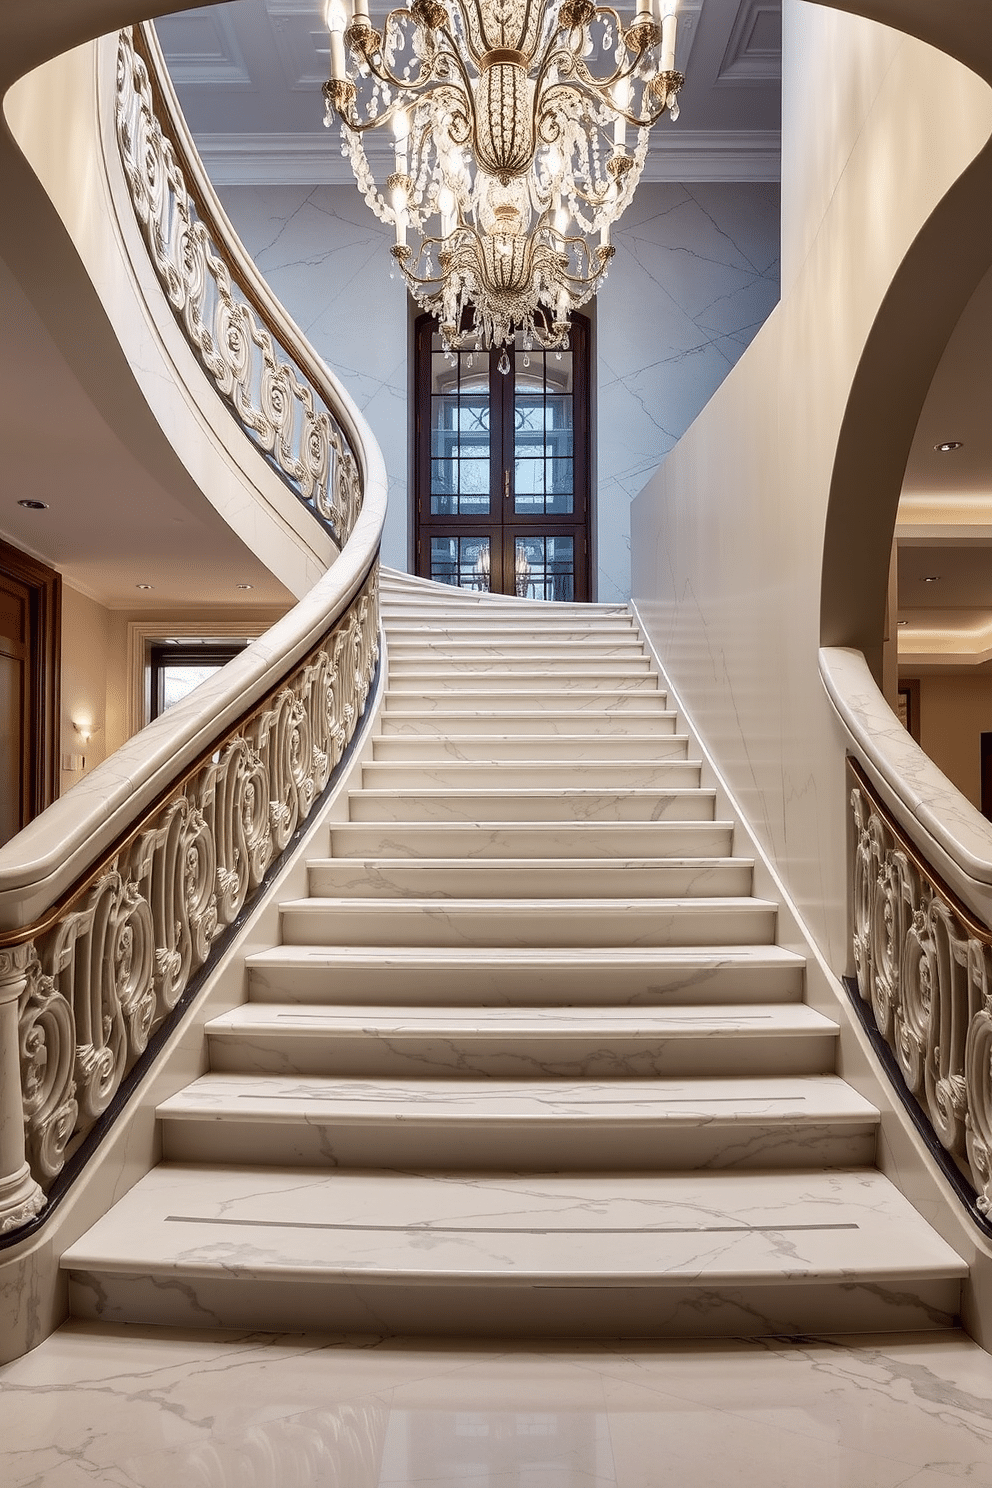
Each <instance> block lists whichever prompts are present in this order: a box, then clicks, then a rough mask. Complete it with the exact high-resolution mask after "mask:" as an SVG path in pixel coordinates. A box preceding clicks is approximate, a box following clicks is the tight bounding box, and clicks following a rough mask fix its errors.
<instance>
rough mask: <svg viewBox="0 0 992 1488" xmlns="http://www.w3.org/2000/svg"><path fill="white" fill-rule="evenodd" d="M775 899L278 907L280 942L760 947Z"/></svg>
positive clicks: (767, 938) (361, 902) (770, 928)
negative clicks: (281, 940)
mask: <svg viewBox="0 0 992 1488" xmlns="http://www.w3.org/2000/svg"><path fill="white" fill-rule="evenodd" d="M777 913H778V906H777V905H775V904H771V903H768V902H767V901H766V900H763V899H752V898H730V897H723V898H719V899H705V898H699V899H579V900H570V899H541V900H537V901H536V902H535V901H532V900H530V899H498V900H488V899H372V898H366V899H330V898H328V899H323V898H321V899H295V900H288V901H286V902H285V903H283V904H281V905H280V906H279V915H280V924H281V926H282V938H283V943H284V944H285V945H369V946H457V945H476V946H489V947H491V948H492V951H493V954H494V955H496V956H498V952H499V949H500V947H503V946H544V947H549V946H573V947H574V946H589V947H595V948H603V947H606V946H690V945H697V946H698V945H706V946H719V945H724V944H726V945H767V944H769V943H770V942H771V941H772V940H773V939H774V936H775V922H776V917H777Z"/></svg>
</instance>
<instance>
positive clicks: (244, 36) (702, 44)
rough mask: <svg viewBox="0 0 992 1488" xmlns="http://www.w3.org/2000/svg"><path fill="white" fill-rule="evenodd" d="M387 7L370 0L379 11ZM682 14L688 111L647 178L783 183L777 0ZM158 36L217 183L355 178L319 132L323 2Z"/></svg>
mask: <svg viewBox="0 0 992 1488" xmlns="http://www.w3.org/2000/svg"><path fill="white" fill-rule="evenodd" d="M628 8H629V7H625V9H628ZM385 9H386V6H385V5H384V4H379V3H377V0H373V4H372V10H373V15H376V14H378V13H379V12H380V11H381V12H382V13H385ZM679 16H680V23H679V47H678V54H677V59H676V60H677V63H678V66H679V67H680V68H681V69H682V70H683V71H684V72H685V74H686V84H685V87H684V89H683V90H682V95H681V98H680V104H681V108H682V116H681V118H680V119H679V121H678V123H677V124H674V125H669V124H667V123H666V124H662V125H660V126H659V127H658V128H657V129H656V130H655V131H654V135H653V140H652V150H651V154H650V156H649V158H648V165H647V168H646V170H645V179H646V180H656V181H661V180H673V181H692V180H697V181H698V180H707V181H714V180H734V181H740V180H752V181H775V180H778V177H779V143H780V134H779V130H780V114H781V70H782V69H781V63H782V14H781V4H780V0H682V3H681V4H680V6H679ZM158 29H159V35H160V37H161V39H162V44H163V46H164V48H165V51H166V55H167V57H168V59H169V67H170V70H171V72H172V76H173V79H174V81H175V83H176V86H177V89H178V92H179V96H180V99H181V102H182V105H183V108H184V109H185V111H186V116H187V118H188V120H189V122H190V127H191V128H192V130H193V133H194V135H195V136H196V140H197V144H198V146H199V149H200V153H201V154H202V156H203V158H204V162H205V164H206V166H207V170H208V172H209V174H210V176H211V178H212V179H213V180H214V181H215V182H216V183H217V184H218V185H235V184H249V183H255V184H258V183H267V184H282V185H288V184H293V185H300V184H310V185H327V184H333V183H337V182H342V183H343V182H346V181H349V180H350V179H351V178H350V175H349V173H348V168H347V165H346V162H345V161H344V160H343V159H342V158H341V153H340V149H339V148H338V143H337V131H334V132H333V134H331V133H328V132H327V131H326V130H325V129H324V128H323V113H324V110H323V100H322V99H321V96H320V89H321V85H322V83H323V82H324V80H325V78H326V77H327V73H328V44H327V33H326V31H325V29H324V24H323V18H322V6H321V3H320V0H233V3H230V4H227V5H219V6H212V7H209V8H206V9H203V10H191V11H186V12H184V13H183V14H181V15H175V16H169V17H166V18H164V19H163V20H161V21H160V22H159V23H158Z"/></svg>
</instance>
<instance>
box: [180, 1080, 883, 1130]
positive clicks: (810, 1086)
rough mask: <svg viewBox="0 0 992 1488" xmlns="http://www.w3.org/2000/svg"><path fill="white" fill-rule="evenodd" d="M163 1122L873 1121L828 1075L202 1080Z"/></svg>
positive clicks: (770, 1125)
mask: <svg viewBox="0 0 992 1488" xmlns="http://www.w3.org/2000/svg"><path fill="white" fill-rule="evenodd" d="M158 1115H159V1117H160V1118H161V1119H165V1120H202V1119H204V1118H208V1119H210V1120H212V1121H217V1120H223V1121H224V1122H230V1123H234V1124H236V1123H239V1122H245V1121H254V1120H258V1119H264V1120H266V1121H267V1122H269V1123H270V1124H273V1125H275V1124H279V1123H285V1122H295V1121H301V1120H302V1121H304V1122H306V1124H307V1125H313V1124H315V1123H319V1121H320V1120H321V1118H323V1119H326V1120H328V1121H331V1122H334V1123H335V1124H342V1123H345V1124H353V1123H364V1122H369V1121H377V1122H382V1121H388V1122H396V1123H403V1124H405V1125H416V1124H423V1123H428V1124H431V1125H436V1124H437V1123H445V1124H450V1123H452V1122H454V1123H457V1124H458V1125H459V1126H462V1127H466V1126H480V1125H483V1124H484V1125H493V1124H495V1125H497V1126H503V1125H507V1124H509V1125H514V1126H517V1125H520V1123H525V1124H527V1125H528V1126H535V1127H536V1126H541V1125H547V1124H549V1123H550V1124H555V1123H559V1124H560V1123H567V1124H568V1126H569V1127H571V1128H573V1129H574V1128H575V1127H576V1126H577V1125H584V1126H589V1125H593V1126H594V1125H597V1124H598V1125H602V1124H608V1125H609V1127H610V1128H611V1129H617V1130H619V1129H622V1128H624V1127H630V1126H644V1125H645V1124H648V1125H650V1126H651V1127H652V1128H659V1127H661V1126H666V1127H674V1126H687V1127H692V1126H696V1125H698V1124H699V1123H700V1122H705V1123H706V1124H707V1126H710V1127H721V1128H724V1129H726V1128H733V1127H737V1126H741V1125H753V1124H754V1123H755V1121H756V1120H760V1122H761V1124H762V1126H763V1128H765V1129H766V1130H768V1129H774V1128H775V1127H778V1126H781V1125H782V1124H788V1125H790V1126H794V1125H796V1123H797V1122H799V1123H801V1124H804V1125H805V1124H812V1123H815V1122H818V1121H819V1122H822V1121H829V1122H830V1123H831V1125H835V1126H836V1125H852V1126H859V1127H864V1126H874V1125H875V1124H877V1121H878V1112H877V1110H876V1108H875V1107H874V1106H873V1105H871V1103H870V1102H869V1101H867V1100H865V1099H864V1097H863V1096H861V1095H859V1094H858V1093H857V1091H855V1090H854V1089H853V1087H852V1086H850V1085H848V1084H847V1083H846V1082H845V1081H844V1080H842V1079H840V1078H839V1077H838V1076H837V1075H792V1076H788V1075H786V1076H773V1077H747V1078H736V1077H734V1076H721V1077H718V1078H714V1079H701V1078H689V1079H667V1080H638V1079H630V1080H626V1079H620V1080H582V1079H574V1078H573V1079H554V1080H507V1079H481V1080H480V1079H430V1078H427V1079H409V1078H407V1079H404V1078H402V1077H395V1076H380V1077H376V1078H367V1079H341V1078H336V1077H333V1076H320V1075H306V1076H300V1075H271V1074H253V1075H245V1074H207V1075H201V1076H200V1078H199V1079H197V1080H194V1081H193V1083H192V1084H191V1085H188V1086H187V1087H186V1088H185V1089H184V1090H181V1091H180V1092H179V1093H178V1094H177V1095H174V1096H170V1097H169V1098H168V1099H167V1100H165V1101H163V1102H162V1103H161V1105H159V1107H158Z"/></svg>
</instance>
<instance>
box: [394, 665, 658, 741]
mask: <svg viewBox="0 0 992 1488" xmlns="http://www.w3.org/2000/svg"><path fill="white" fill-rule="evenodd" d="M582 682H583V685H582V687H581V688H579V687H576V688H575V689H574V690H570V689H567V688H565V687H563V686H562V685H561V684H560V683H558V682H557V681H556V684H555V687H554V689H551V688H549V687H548V679H547V677H545V678H544V679H543V682H542V685H541V686H535V687H533V688H530V689H524V688H516V687H514V688H512V689H510V688H505V687H504V688H503V689H502V690H501V689H500V688H498V687H496V686H493V687H485V688H479V687H473V688H470V687H469V686H468V685H467V684H466V685H465V686H464V687H458V688H452V689H451V690H450V691H444V690H442V689H439V688H435V687H434V686H433V684H432V685H431V688H430V690H429V691H428V690H427V689H426V688H413V689H410V690H403V689H401V688H392V687H391V688H390V689H389V691H388V692H387V693H386V700H385V703H384V704H383V708H384V713H385V715H387V716H392V715H398V714H402V713H418V714H422V713H443V714H447V713H478V714H479V716H480V717H488V718H489V719H490V721H491V724H492V725H493V727H492V729H491V731H492V732H493V733H502V732H503V729H502V720H503V718H504V717H505V716H506V715H507V714H514V713H517V714H521V713H527V712H532V713H554V714H559V715H560V714H563V713H571V712H573V711H574V712H577V713H582V712H596V713H603V712H606V713H623V712H636V713H638V714H640V715H644V714H645V713H652V712H653V713H663V712H664V711H665V709H666V706H667V705H666V701H665V694H664V693H663V692H659V691H658V687H657V683H656V682H655V681H654V680H653V679H652V685H651V687H650V688H648V687H641V686H637V687H631V688H629V689H624V688H618V687H617V686H616V684H615V683H614V682H613V681H611V682H610V684H609V686H608V687H603V688H598V689H597V688H596V687H591V688H590V686H589V685H588V679H586V678H583V679H582ZM446 727H448V725H446ZM451 732H452V733H454V732H456V730H455V729H452V730H451ZM566 732H567V731H566Z"/></svg>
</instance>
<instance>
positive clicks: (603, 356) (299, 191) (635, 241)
mask: <svg viewBox="0 0 992 1488" xmlns="http://www.w3.org/2000/svg"><path fill="white" fill-rule="evenodd" d="M220 194H221V197H222V199H223V202H224V206H225V208H226V210H227V212H228V213H229V215H230V217H231V220H232V221H233V223H234V225H235V227H236V228H237V231H238V232H239V233H240V235H241V237H242V239H243V240H244V242H245V244H246V246H247V247H248V249H249V251H250V252H251V254H252V256H253V257H254V258H255V260H256V262H257V264H258V266H259V268H260V269H261V271H262V273H263V274H264V275H265V277H266V279H267V280H268V281H269V283H270V284H271V286H272V288H273V290H274V291H275V293H276V294H277V295H278V296H279V298H280V299H281V300H282V302H283V303H284V304H285V305H286V307H287V309H288V310H289V312H290V314H291V315H292V316H293V317H294V319H295V320H296V321H297V322H298V324H299V325H300V327H301V329H302V330H303V331H304V332H305V333H306V335H307V336H308V337H309V339H310V340H311V341H312V342H313V344H314V346H315V347H316V349H317V350H318V351H319V352H320V354H321V356H323V357H324V359H325V360H326V361H327V362H328V364H329V365H330V366H331V367H332V368H333V370H334V371H335V372H336V373H337V374H338V375H339V376H340V377H341V378H342V380H343V381H344V383H345V385H346V386H347V388H348V390H349V392H350V393H351V394H352V396H353V397H354V398H355V400H356V402H357V403H358V405H359V407H360V408H361V409H362V412H363V413H364V414H365V417H366V418H367V419H368V420H369V423H370V424H371V426H372V429H373V431H374V433H375V435H376V437H377V439H378V440H379V443H380V444H381V446H382V449H383V454H384V456H385V461H386V469H387V471H388V473H389V485H390V510H389V515H388V517H387V520H386V532H385V536H384V540H383V557H384V560H385V561H386V562H387V563H391V564H394V565H395V566H396V567H398V568H406V566H407V552H408V549H407V542H408V538H407V528H408V523H407V511H406V489H407V474H408V459H409V450H408V437H409V436H408V419H407V392H408V389H407V380H408V348H407V335H408V326H409V318H410V303H411V302H410V301H409V299H408V296H407V295H406V293H405V291H404V288H403V285H402V282H401V281H400V280H399V279H398V278H396V277H395V276H394V277H393V278H390V275H391V274H393V264H392V260H391V258H390V254H389V246H390V242H391V237H390V234H389V233H388V232H387V231H386V229H385V228H384V226H383V224H382V223H380V222H379V221H378V220H377V219H376V218H375V217H373V215H372V213H371V212H370V211H369V210H368V208H367V207H366V205H365V203H364V201H363V200H362V199H361V197H360V196H359V195H358V192H357V191H355V190H354V189H352V188H351V187H345V186H336V187H333V186H332V187H318V188H316V189H313V190H310V189H307V188H306V187H300V186H225V187H221V188H220ZM615 243H616V248H617V254H616V259H615V261H614V263H613V266H612V267H611V270H610V276H609V279H608V281H607V283H606V286H605V287H604V289H603V291H602V293H601V294H600V296H599V297H598V301H597V302H595V305H594V312H593V313H594V315H595V317H596V321H597V343H598V355H597V368H596V372H597V384H598V454H597V484H598V490H597V507H598V523H597V529H598V531H597V552H598V559H597V568H598V597H599V598H600V599H602V600H607V601H615V600H618V599H624V598H626V597H627V595H628V594H629V592H630V535H629V533H630V523H629V508H630V502H631V499H632V497H633V496H635V495H636V493H637V492H638V491H639V490H640V489H641V487H642V486H643V485H644V483H645V481H646V480H647V479H648V477H649V476H650V475H651V474H652V472H653V471H654V470H655V469H656V468H657V466H658V464H659V462H660V461H661V460H662V459H663V458H664V456H665V455H666V454H667V453H668V451H669V450H670V449H671V448H672V447H673V445H674V444H675V443H676V442H677V441H678V439H679V438H680V437H681V435H682V434H683V433H684V431H685V430H686V428H688V426H689V424H690V423H691V422H692V420H693V419H694V418H695V417H696V415H697V414H698V413H699V411H700V409H701V408H703V407H704V405H705V404H706V402H707V401H708V400H709V398H710V397H711V395H712V393H713V392H714V390H715V389H716V388H717V387H718V386H719V385H720V383H721V382H722V381H723V378H724V377H725V376H726V375H727V372H728V371H729V370H730V368H731V367H732V366H733V365H734V364H735V362H736V361H737V359H738V357H739V356H740V355H741V353H742V352H743V351H744V349H745V348H746V347H747V346H748V345H749V343H750V341H751V338H752V337H753V335H754V334H755V331H756V330H757V329H758V327H759V326H760V325H761V323H762V322H763V321H764V319H765V317H766V316H767V315H768V313H769V311H770V310H771V308H772V307H773V306H774V304H775V302H776V300H777V298H778V251H779V250H778V244H779V192H778V187H777V186H774V185H768V184H767V183H761V184H755V183H738V184H713V183H709V184H705V185H689V186H682V185H671V184H647V185H642V186H641V187H640V188H639V190H638V193H637V196H636V197H635V199H634V202H633V204H632V206H631V208H630V210H629V211H628V212H627V214H626V216H625V217H624V219H623V221H622V223H621V226H620V228H619V229H618V231H617V233H616V234H615Z"/></svg>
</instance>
